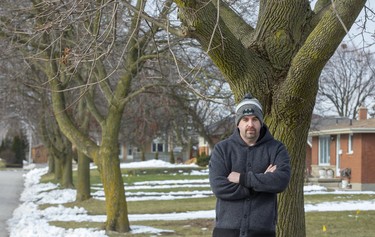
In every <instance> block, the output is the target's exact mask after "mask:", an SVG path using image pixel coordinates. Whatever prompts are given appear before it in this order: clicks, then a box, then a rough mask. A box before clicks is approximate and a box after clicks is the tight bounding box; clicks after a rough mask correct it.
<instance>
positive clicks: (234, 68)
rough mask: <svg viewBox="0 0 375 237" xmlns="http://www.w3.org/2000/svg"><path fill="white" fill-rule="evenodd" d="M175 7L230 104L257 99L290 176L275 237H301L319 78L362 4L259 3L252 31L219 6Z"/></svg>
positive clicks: (211, 3)
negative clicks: (226, 88)
mask: <svg viewBox="0 0 375 237" xmlns="http://www.w3.org/2000/svg"><path fill="white" fill-rule="evenodd" d="M174 1H175V2H176V4H177V5H178V7H179V10H180V11H179V16H180V19H181V21H182V22H183V24H184V26H185V27H186V29H187V30H186V31H184V32H185V33H186V36H187V37H192V38H195V39H197V40H198V41H199V42H200V43H201V45H202V47H203V48H204V50H206V51H207V52H208V55H209V56H210V57H211V59H212V60H213V62H214V63H215V64H216V65H217V66H218V68H219V69H220V70H221V72H222V73H223V74H224V76H225V77H226V80H227V81H228V83H229V85H230V87H231V89H232V91H233V93H234V95H235V99H236V100H237V101H239V99H241V98H242V97H243V95H244V94H245V93H247V92H251V93H252V94H253V95H254V96H256V97H257V98H258V99H259V100H260V101H261V103H262V105H263V108H264V113H265V123H266V124H267V125H268V126H269V128H270V131H271V133H272V134H273V135H274V137H275V138H276V139H278V140H280V141H282V142H283V143H284V144H285V145H286V147H287V149H288V152H289V154H290V157H291V165H292V177H291V181H290V184H289V186H288V188H287V190H286V191H285V192H283V193H282V194H281V195H279V222H278V227H277V235H278V236H280V237H285V236H293V237H303V236H305V235H306V233H305V214H304V197H303V184H304V170H305V157H306V156H305V152H306V151H305V149H306V143H307V135H308V130H309V126H310V121H311V115H312V112H313V109H314V104H315V98H316V94H317V90H318V79H319V75H320V72H321V70H322V69H323V67H324V65H325V64H326V62H327V61H328V60H329V58H330V57H331V56H332V54H333V53H334V51H335V50H336V48H337V47H338V45H339V44H340V42H341V41H342V39H343V38H344V37H345V35H346V32H345V30H344V27H343V25H342V24H344V25H345V26H346V28H350V27H351V26H352V24H353V22H354V21H355V19H356V17H357V16H358V14H359V12H360V11H361V9H362V8H363V6H364V4H365V2H366V1H365V0H347V1H334V3H335V4H334V6H333V5H332V1H318V4H317V8H319V9H317V10H316V12H313V11H312V10H311V8H310V3H309V1H308V0H286V1H277V0H261V1H260V8H259V16H258V22H257V25H256V28H252V27H251V26H250V25H248V24H247V23H246V22H245V21H244V20H243V19H241V17H240V16H238V15H237V14H236V13H235V12H234V11H233V10H232V9H231V8H229V7H227V5H226V4H225V3H224V2H222V1H198V0H192V1H181V0H174ZM320 3H324V4H320ZM320 6H323V7H320ZM218 7H220V8H219V10H218ZM217 13H219V14H220V15H219V16H218V15H217ZM338 16H339V18H338Z"/></svg>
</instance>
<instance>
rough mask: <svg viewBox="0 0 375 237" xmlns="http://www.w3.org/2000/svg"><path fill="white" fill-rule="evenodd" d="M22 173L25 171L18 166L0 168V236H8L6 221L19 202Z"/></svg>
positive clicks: (22, 181)
mask: <svg viewBox="0 0 375 237" xmlns="http://www.w3.org/2000/svg"><path fill="white" fill-rule="evenodd" d="M24 173H26V171H25V170H24V169H19V168H13V169H4V170H0V190H1V194H0V237H8V236H9V231H8V229H7V223H6V222H7V220H8V219H10V218H11V217H12V215H13V211H14V210H15V209H16V208H17V207H18V205H19V204H20V194H21V192H22V190H23V187H24V185H23V183H24V180H23V174H24Z"/></svg>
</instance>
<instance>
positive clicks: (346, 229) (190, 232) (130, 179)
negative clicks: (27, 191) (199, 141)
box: [40, 168, 375, 237]
mask: <svg viewBox="0 0 375 237" xmlns="http://www.w3.org/2000/svg"><path fill="white" fill-rule="evenodd" d="M189 172H190V170H188V169H180V168H178V169H167V168H160V169H152V168H149V169H140V170H137V169H130V170H129V169H124V170H123V174H124V175H123V177H124V181H125V183H126V184H125V185H126V186H131V185H133V184H134V183H136V182H143V181H155V180H158V181H162V180H182V179H205V178H207V176H202V175H187V174H188V173H189ZM75 177H76V174H75V173H74V179H75ZM42 181H43V182H50V181H53V176H51V175H45V176H43V178H42ZM91 183H92V185H94V186H96V187H100V185H101V182H100V177H99V173H98V172H97V171H96V170H93V171H92V172H91ZM125 189H126V188H125ZM191 190H210V188H209V187H207V188H204V187H203V188H202V187H199V188H181V187H178V185H177V186H173V187H170V188H168V189H152V190H150V189H143V190H136V191H135V190H127V191H126V192H127V193H128V194H129V193H131V192H140V191H145V192H146V191H152V192H171V191H173V192H176V191H191ZM374 198H375V195H373V194H358V195H354V194H334V193H332V194H324V195H305V203H309V204H316V203H321V202H337V201H350V200H356V201H360V200H362V201H364V200H373V199H374ZM49 206H51V205H41V206H40V208H47V207H49ZM65 206H66V207H73V206H79V207H83V208H85V209H86V210H87V211H88V213H89V214H91V215H104V214H105V202H104V201H101V200H97V199H91V200H87V201H84V202H79V203H77V202H72V203H67V204H65ZM214 208H215V198H214V197H206V198H186V199H176V200H154V201H129V202H128V213H129V214H147V213H150V214H152V213H171V212H186V211H198V210H213V209H214ZM374 220H375V211H360V212H356V211H338V212H307V213H306V233H307V235H306V236H307V237H315V236H323V237H325V236H335V237H336V236H340V237H349V236H350V237H351V236H356V237H370V236H373V233H375V225H373V222H374ZM50 224H51V225H55V226H59V227H63V228H100V229H101V228H103V226H104V223H95V222H57V221H54V222H50ZM130 224H131V226H136V225H145V226H150V227H154V228H159V229H163V230H169V231H173V232H164V233H161V235H162V236H176V237H177V236H186V237H187V236H189V237H195V236H196V237H206V236H207V237H210V236H211V233H212V228H213V220H212V219H196V220H182V221H181V220H178V221H177V220H176V221H159V220H155V221H134V222H132V223H130ZM323 227H324V228H323ZM107 234H108V235H109V236H110V237H120V236H126V237H146V236H147V237H150V236H152V235H150V234H149V233H144V234H131V233H122V234H120V233H116V232H110V233H107Z"/></svg>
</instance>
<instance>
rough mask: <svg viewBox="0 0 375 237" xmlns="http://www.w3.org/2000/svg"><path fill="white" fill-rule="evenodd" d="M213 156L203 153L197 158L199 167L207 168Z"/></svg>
mask: <svg viewBox="0 0 375 237" xmlns="http://www.w3.org/2000/svg"><path fill="white" fill-rule="evenodd" d="M210 158H211V156H209V155H206V153H202V154H200V155H198V157H197V165H199V166H202V167H206V166H208V162H209V161H210Z"/></svg>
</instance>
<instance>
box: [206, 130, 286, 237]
mask: <svg viewBox="0 0 375 237" xmlns="http://www.w3.org/2000/svg"><path fill="white" fill-rule="evenodd" d="M270 164H274V165H277V168H276V170H275V171H274V172H273V173H266V174H264V172H265V171H266V169H267V167H268V166H269V165H270ZM232 171H235V172H239V173H241V175H240V184H236V183H232V182H229V181H228V179H227V177H228V175H229V174H230V173H231V172H232ZM209 179H210V185H211V188H212V191H213V193H214V194H215V196H216V197H217V202H216V225H215V227H216V228H220V229H237V230H238V229H239V230H240V236H247V233H248V232H253V231H256V232H257V233H262V231H264V232H274V231H275V226H276V221H277V193H280V192H282V191H283V190H284V189H285V188H286V187H287V186H288V183H289V179H290V163H289V155H288V152H287V150H286V148H285V146H284V145H283V144H282V143H281V142H279V141H277V140H275V139H274V138H273V136H272V135H271V134H270V132H269V130H268V128H267V126H266V125H263V127H262V129H261V132H260V138H259V139H258V141H257V143H256V144H255V145H254V146H248V145H247V144H246V143H245V142H244V141H243V140H242V138H241V137H240V134H239V131H238V129H237V128H236V129H235V131H234V132H233V134H232V135H231V136H230V137H229V138H228V139H225V140H223V141H221V142H219V143H217V144H216V145H215V148H214V150H213V152H212V155H211V159H210V164H209ZM260 236H261V235H260Z"/></svg>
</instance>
